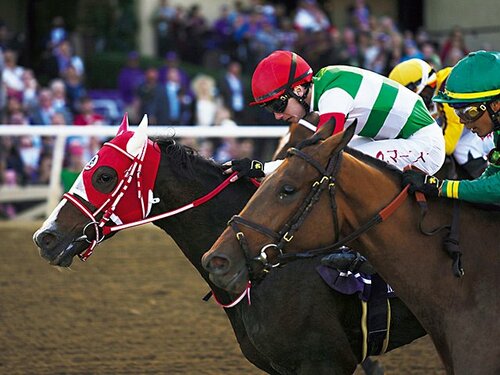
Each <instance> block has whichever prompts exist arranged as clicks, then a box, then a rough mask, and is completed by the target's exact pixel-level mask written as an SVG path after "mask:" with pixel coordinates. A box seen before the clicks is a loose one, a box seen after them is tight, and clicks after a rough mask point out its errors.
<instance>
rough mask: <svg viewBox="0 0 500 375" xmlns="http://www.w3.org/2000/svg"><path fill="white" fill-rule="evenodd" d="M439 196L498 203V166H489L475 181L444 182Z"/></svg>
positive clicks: (499, 181)
mask: <svg viewBox="0 0 500 375" xmlns="http://www.w3.org/2000/svg"><path fill="white" fill-rule="evenodd" d="M441 196H442V197H447V198H455V199H461V200H465V201H469V202H477V203H500V166H496V165H493V164H490V165H489V166H488V168H486V170H485V171H484V172H483V174H482V175H481V176H480V177H479V178H477V179H475V180H460V181H454V180H444V181H443V185H442V186H441Z"/></svg>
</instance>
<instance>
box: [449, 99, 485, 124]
mask: <svg viewBox="0 0 500 375" xmlns="http://www.w3.org/2000/svg"><path fill="white" fill-rule="evenodd" d="M453 109H454V110H455V113H456V115H457V116H458V117H459V118H460V120H463V121H465V122H473V121H476V120H477V119H479V118H480V117H481V116H482V115H483V113H484V112H486V103H481V104H474V105H467V106H460V107H457V106H453Z"/></svg>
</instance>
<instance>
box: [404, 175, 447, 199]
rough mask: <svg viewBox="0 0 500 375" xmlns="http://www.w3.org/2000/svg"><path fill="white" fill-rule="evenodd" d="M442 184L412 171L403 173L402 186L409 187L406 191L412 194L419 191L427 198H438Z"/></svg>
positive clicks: (434, 178)
mask: <svg viewBox="0 0 500 375" xmlns="http://www.w3.org/2000/svg"><path fill="white" fill-rule="evenodd" d="M442 184H443V182H442V181H439V179H437V178H436V177H434V176H429V175H427V174H423V173H420V172H417V171H413V170H408V171H404V172H403V180H402V186H403V187H405V186H406V185H410V188H409V189H408V191H409V192H410V193H412V194H413V193H415V192H416V191H420V192H422V193H424V194H425V195H426V196H428V197H439V195H440V189H441V185H442Z"/></svg>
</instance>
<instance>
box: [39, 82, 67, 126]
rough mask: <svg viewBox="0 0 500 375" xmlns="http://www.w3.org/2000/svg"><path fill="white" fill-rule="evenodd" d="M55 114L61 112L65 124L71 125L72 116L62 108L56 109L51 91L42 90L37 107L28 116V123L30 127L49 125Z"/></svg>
mask: <svg viewBox="0 0 500 375" xmlns="http://www.w3.org/2000/svg"><path fill="white" fill-rule="evenodd" d="M56 112H61V113H62V114H63V115H64V118H65V119H66V124H71V123H72V121H71V120H72V116H71V114H70V113H69V111H66V110H65V108H64V107H62V108H59V109H57V108H56V106H55V105H54V102H53V96H52V91H51V90H49V89H42V90H40V93H39V94H38V105H37V106H36V107H35V108H34V109H33V111H32V112H31V114H30V123H31V124H32V125H50V124H51V120H52V116H53V115H54V113H56Z"/></svg>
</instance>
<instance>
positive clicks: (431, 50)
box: [421, 42, 443, 71]
mask: <svg viewBox="0 0 500 375" xmlns="http://www.w3.org/2000/svg"><path fill="white" fill-rule="evenodd" d="M421 48H422V55H423V56H424V58H423V60H424V61H426V62H427V63H429V64H430V65H431V66H432V67H433V68H434V70H435V71H438V70H441V67H442V66H443V64H442V63H441V58H440V57H439V55H438V54H437V52H436V48H435V47H434V44H432V43H431V42H425V43H424V44H422V47H421Z"/></svg>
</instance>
